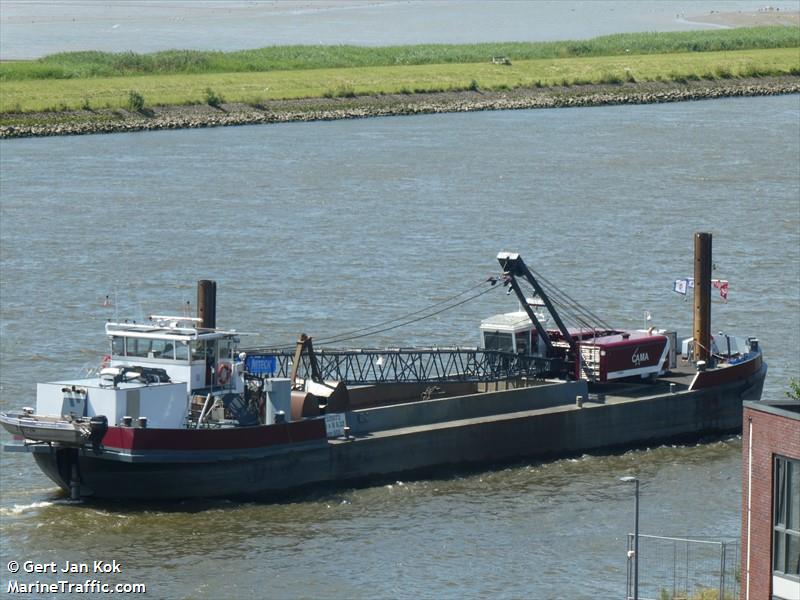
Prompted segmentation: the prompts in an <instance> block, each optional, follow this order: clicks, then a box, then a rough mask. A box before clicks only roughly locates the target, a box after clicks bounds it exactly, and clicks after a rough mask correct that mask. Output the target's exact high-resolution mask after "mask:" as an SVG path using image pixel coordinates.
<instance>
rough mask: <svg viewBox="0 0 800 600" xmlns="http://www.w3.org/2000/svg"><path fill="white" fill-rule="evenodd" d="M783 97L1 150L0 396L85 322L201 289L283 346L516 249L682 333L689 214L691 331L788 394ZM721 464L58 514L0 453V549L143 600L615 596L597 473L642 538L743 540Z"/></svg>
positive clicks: (789, 144)
mask: <svg viewBox="0 0 800 600" xmlns="http://www.w3.org/2000/svg"><path fill="white" fill-rule="evenodd" d="M799 115H800V97H799V96H797V95H794V96H782V97H768V98H748V99H726V100H714V101H704V102H692V103H680V104H668V105H651V106H631V107H605V108H580V109H555V110H538V111H510V112H486V113H473V114H447V115H429V116H420V117H398V118H394V117H392V118H381V119H371V120H356V121H339V122H329V123H307V124H302V123H298V124H286V125H270V126H252V127H238V128H223V129H209V130H202V131H200V130H198V131H165V132H155V133H136V134H120V135H103V136H85V137H65V138H45V139H24V140H13V141H3V142H0V168H1V169H2V171H1V173H2V179H0V233H2V236H1V239H0V251H1V252H2V264H1V268H0V310H1V311H2V315H1V316H2V321H1V324H2V329H1V330H0V351H2V354H0V386H1V388H2V389H1V390H0V391H1V392H2V396H1V399H0V410H2V409H8V408H13V407H19V406H21V405H29V404H32V403H33V392H34V382H36V381H42V380H48V379H52V378H56V377H60V376H63V375H72V374H77V373H78V372H80V370H81V368H82V367H83V366H84V365H87V364H95V363H96V361H97V360H98V359H99V357H100V356H101V355H102V354H103V350H104V345H103V344H104V339H103V334H102V322H103V320H105V319H106V318H112V317H115V316H117V315H118V316H120V317H131V318H142V317H143V316H144V315H146V314H148V313H150V312H158V311H161V312H162V313H163V312H170V311H180V310H181V308H182V306H183V304H184V302H185V301H186V300H192V301H193V300H194V295H195V288H194V286H195V281H196V280H197V279H200V278H213V279H216V280H217V282H218V286H219V297H218V302H217V306H218V321H219V323H220V324H221V325H222V326H227V327H235V328H237V329H240V330H243V331H248V332H254V333H255V334H256V335H253V336H252V337H250V338H248V339H247V344H248V345H249V344H251V343H252V344H258V343H286V342H292V341H293V340H294V339H296V337H297V335H298V333H300V332H301V331H304V332H306V333H309V334H311V335H314V336H315V337H318V338H322V337H325V336H326V335H330V334H334V333H337V332H340V331H344V330H348V329H354V328H356V327H358V326H362V325H364V324H369V323H375V322H380V321H383V320H386V319H388V318H391V317H394V316H396V315H398V314H403V313H407V312H411V311H413V310H416V309H418V308H421V307H422V306H425V305H428V304H432V303H434V302H437V301H439V300H442V299H443V298H446V297H448V296H450V295H452V294H454V293H456V292H458V291H461V290H463V289H466V288H467V287H469V286H471V285H474V284H475V283H476V282H478V281H480V280H481V279H484V278H486V277H487V276H488V275H490V274H493V273H496V272H497V267H496V266H495V265H496V261H495V258H494V257H495V255H496V253H497V252H498V251H499V250H504V249H505V250H517V251H519V252H520V253H521V254H522V255H523V257H524V258H525V259H526V261H527V262H528V263H530V264H531V265H533V266H534V267H535V268H536V269H537V270H538V271H540V272H541V273H543V274H545V275H546V276H547V277H548V279H550V280H552V281H554V282H556V283H557V284H558V285H559V286H560V287H561V288H562V289H564V290H565V291H567V292H568V293H569V294H570V295H571V296H573V297H575V298H577V299H579V300H580V301H581V302H582V303H584V304H586V305H587V306H589V307H591V308H592V310H593V311H594V312H596V313H597V314H599V315H601V316H602V317H603V318H604V319H605V320H607V321H610V322H612V323H616V324H619V325H623V326H624V325H629V326H630V325H632V326H636V325H639V324H640V323H641V319H642V315H643V312H644V311H645V310H649V311H650V312H651V313H652V314H653V324H655V325H656V326H672V327H677V329H678V331H679V334H681V335H683V334H685V335H688V334H689V329H690V325H691V304H690V303H686V302H683V301H682V299H681V298H680V297H679V296H677V295H675V294H673V293H672V292H671V291H670V290H671V282H672V280H673V279H675V278H677V277H683V276H688V275H691V269H692V234H693V232H695V231H698V230H708V231H711V232H713V234H714V263H715V266H716V270H715V271H714V275H715V276H716V277H720V278H724V279H729V280H730V282H731V284H730V285H731V292H730V302H729V303H728V304H721V303H715V304H714V306H713V308H712V319H713V321H714V328H715V329H724V330H731V331H737V332H740V333H741V334H744V335H757V336H758V337H759V339H760V340H761V343H762V345H763V347H764V350H765V355H766V359H767V361H768V362H769V365H770V372H769V375H768V379H767V383H766V388H765V394H766V395H769V396H771V397H779V396H782V395H783V393H784V390H785V389H786V384H787V381H788V379H789V377H790V376H797V375H798V373H799V372H800V359H799V358H798V352H797V345H796V343H793V341H792V339H793V336H796V333H797V331H800V307H799V306H798V304H799V303H800V171H799V168H798V164H800V116H799ZM106 295H109V296H110V297H111V298H113V299H114V306H112V307H110V308H109V307H103V306H102V304H103V302H102V301H103V298H104V297H105V296H106ZM513 307H514V303H513V302H512V300H511V298H509V297H507V296H505V295H504V294H503V292H493V293H490V294H486V295H484V296H482V297H480V298H479V299H478V300H475V301H474V302H471V303H468V304H465V305H464V306H462V307H461V308H460V309H459V310H458V311H451V312H446V313H443V314H441V315H439V316H438V317H437V318H436V319H431V320H426V321H422V322H420V323H418V324H416V325H415V326H413V327H411V328H408V329H398V330H395V331H392V332H387V333H386V334H384V335H383V336H379V337H377V338H376V339H368V340H364V343H365V344H366V343H369V344H370V345H386V344H391V345H409V344H429V343H439V344H444V343H447V344H470V345H474V344H475V343H476V342H477V332H478V324H479V322H480V319H482V318H485V317H486V316H488V315H490V314H493V313H496V312H501V311H505V310H510V309H513ZM3 435H5V434H3ZM4 439H5V438H4ZM740 456H741V445H740V442H739V441H738V440H737V439H735V438H734V439H730V440H722V441H719V440H718V441H714V442H712V443H710V444H704V445H699V446H691V447H676V448H672V447H664V448H655V449H650V450H636V451H631V452H628V453H625V454H623V455H620V456H605V457H604V456H585V457H582V458H579V459H572V460H566V459H565V460H560V461H556V462H552V463H547V464H535V463H519V464H515V465H510V466H509V465H506V466H502V467H499V468H497V469H491V470H487V471H479V472H460V473H441V474H440V475H439V476H437V477H433V478H428V479H424V480H420V481H404V482H390V483H389V484H387V483H386V482H380V483H379V484H377V485H375V486H374V487H369V488H364V489H341V490H334V491H323V492H318V493H315V494H313V495H311V496H309V497H299V498H292V499H290V500H287V501H285V502H279V503H273V504H258V503H244V504H241V503H229V502H213V503H186V504H179V505H157V506H130V505H116V504H112V505H96V504H80V505H71V504H69V503H68V502H65V501H64V499H63V497H62V496H61V495H60V494H59V493H58V492H57V491H56V490H55V489H54V486H53V485H52V484H51V483H50V482H49V480H47V479H46V478H45V477H44V476H42V475H40V474H39V473H38V471H37V470H36V469H35V467H34V466H33V464H32V461H31V460H30V457H29V456H21V455H17V454H8V453H3V454H0V466H1V467H2V468H0V484H1V485H0V540H1V541H0V544H2V546H1V548H2V561H1V562H0V565H5V564H6V562H7V561H8V560H11V559H15V560H26V559H31V560H40V561H45V560H51V559H52V560H63V559H66V558H69V559H71V560H76V561H84V560H94V559H109V560H110V559H112V558H115V559H117V560H118V561H120V562H122V564H123V567H124V576H120V575H116V576H115V579H113V580H112V579H107V581H109V582H113V583H116V582H144V583H146V584H147V585H148V587H149V588H150V590H151V593H152V594H153V596H154V597H166V598H217V597H220V596H230V597H247V596H251V597H274V598H290V597H292V598H293V597H306V598H311V597H337V598H338V597H354V598H372V597H405V598H411V597H418V596H419V597H429V598H439V597H463V596H469V597H485V596H499V597H531V598H598V597H620V596H621V595H622V594H623V593H624V584H625V540H624V537H625V533H626V532H627V530H628V529H629V528H630V526H631V524H630V522H631V517H632V499H631V489H630V488H629V487H625V486H623V485H622V484H619V483H618V482H617V478H618V477H619V476H620V475H624V474H636V475H638V476H639V477H640V478H641V479H642V481H643V487H642V526H643V531H645V532H647V533H660V534H669V535H682V534H694V535H701V534H706V535H733V536H737V535H738V533H739V522H740V517H739V510H740V502H741V499H740V484H741V481H740V469H741V459H740ZM0 568H2V566H0ZM6 577H7V573H5V572H3V574H2V577H0V581H1V582H5V581H6ZM26 577H27V578H28V579H29V580H30V579H31V578H33V577H34V576H32V575H31V576H26Z"/></svg>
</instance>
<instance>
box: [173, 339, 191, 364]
mask: <svg viewBox="0 0 800 600" xmlns="http://www.w3.org/2000/svg"><path fill="white" fill-rule="evenodd" d="M175 358H176V359H177V360H189V344H188V343H187V342H178V343H177V345H176V346H175Z"/></svg>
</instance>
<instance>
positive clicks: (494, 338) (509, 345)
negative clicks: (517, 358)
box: [483, 331, 514, 352]
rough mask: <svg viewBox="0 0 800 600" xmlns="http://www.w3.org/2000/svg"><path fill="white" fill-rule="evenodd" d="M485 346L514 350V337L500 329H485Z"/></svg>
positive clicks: (489, 348)
mask: <svg viewBox="0 0 800 600" xmlns="http://www.w3.org/2000/svg"><path fill="white" fill-rule="evenodd" d="M483 347H484V348H486V349H487V350H500V351H501V352H513V351H514V338H512V337H511V334H510V333H501V332H499V331H484V332H483Z"/></svg>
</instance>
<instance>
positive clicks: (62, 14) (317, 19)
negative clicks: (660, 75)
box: [0, 0, 798, 60]
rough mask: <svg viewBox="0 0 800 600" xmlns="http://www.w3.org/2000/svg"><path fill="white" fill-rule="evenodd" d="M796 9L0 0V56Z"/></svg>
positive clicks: (558, 1)
mask: <svg viewBox="0 0 800 600" xmlns="http://www.w3.org/2000/svg"><path fill="white" fill-rule="evenodd" d="M766 6H770V7H772V10H775V9H777V10H784V11H786V10H789V11H796V10H798V5H797V1H796V0H770V1H769V2H765V1H764V0H692V1H691V2H688V1H686V0H637V1H634V0H602V1H598V0H549V1H546V0H539V1H536V2H522V1H518V0H493V1H492V2H479V1H477V0H472V1H470V0H467V1H461V0H410V1H408V0H404V1H393V0H335V1H334V0H314V1H311V0H281V1H280V2H274V1H273V2H242V1H234V0H230V1H215V0H205V1H203V2H195V1H194V0H183V1H181V0H162V1H159V2H154V1H149V2H142V1H141V0H116V1H115V2H104V1H103V0H36V1H20V0H0V58H2V59H3V60H9V59H24V58H37V57H39V56H43V55H45V54H52V53H54V52H63V51H72V50H105V51H111V52H121V51H127V50H133V51H136V52H154V51H157V50H169V49H173V48H195V49H203V50H237V49H242V48H260V47H262V46H275V45H286V44H358V45H362V46H386V45H394V44H423V43H474V42H497V41H543V40H564V39H583V38H589V37H594V36H598V35H604V34H611V33H620V32H626V31H681V30H695V29H710V28H714V27H718V26H717V25H710V24H702V23H697V22H694V21H693V20H691V19H702V18H703V16H705V15H708V14H709V13H710V12H739V11H742V12H750V11H757V10H763V9H764V8H765V7H766Z"/></svg>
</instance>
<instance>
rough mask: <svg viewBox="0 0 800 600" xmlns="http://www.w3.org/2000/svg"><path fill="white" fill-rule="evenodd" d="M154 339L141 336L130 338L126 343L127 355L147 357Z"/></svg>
mask: <svg viewBox="0 0 800 600" xmlns="http://www.w3.org/2000/svg"><path fill="white" fill-rule="evenodd" d="M152 341H153V340H146V339H141V338H128V340H127V342H128V343H127V344H126V350H127V352H126V354H127V356H139V357H142V358H146V357H147V354H148V352H150V344H151V343H152Z"/></svg>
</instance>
